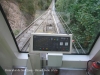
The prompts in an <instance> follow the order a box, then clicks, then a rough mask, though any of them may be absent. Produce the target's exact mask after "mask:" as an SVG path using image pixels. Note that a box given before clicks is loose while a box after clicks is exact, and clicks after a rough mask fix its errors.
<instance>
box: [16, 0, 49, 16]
mask: <svg viewBox="0 0 100 75" xmlns="http://www.w3.org/2000/svg"><path fill="white" fill-rule="evenodd" d="M16 1H17V2H18V3H19V6H20V9H21V10H22V11H23V12H27V13H29V14H31V15H33V14H34V13H35V11H36V10H46V9H47V8H48V7H49V5H50V3H51V0H16Z"/></svg>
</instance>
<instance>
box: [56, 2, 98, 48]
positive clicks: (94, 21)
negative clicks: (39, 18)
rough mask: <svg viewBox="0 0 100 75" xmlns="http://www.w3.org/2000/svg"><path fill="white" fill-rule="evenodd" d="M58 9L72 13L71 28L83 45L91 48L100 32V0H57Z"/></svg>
mask: <svg viewBox="0 0 100 75" xmlns="http://www.w3.org/2000/svg"><path fill="white" fill-rule="evenodd" d="M56 10H57V11H59V12H65V13H66V14H67V13H70V20H71V22H70V24H69V27H70V29H71V30H72V32H73V34H74V35H75V36H77V39H78V41H79V43H80V44H81V45H82V47H83V48H86V49H89V48H90V46H91V44H92V43H93V41H94V40H95V37H96V35H97V34H98V32H100V0H57V2H56ZM66 21H67V20H66Z"/></svg>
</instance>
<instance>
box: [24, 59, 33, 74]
mask: <svg viewBox="0 0 100 75" xmlns="http://www.w3.org/2000/svg"><path fill="white" fill-rule="evenodd" d="M31 65H32V64H31V62H30V59H28V61H27V65H26V66H27V69H26V75H33V69H32V66H31Z"/></svg>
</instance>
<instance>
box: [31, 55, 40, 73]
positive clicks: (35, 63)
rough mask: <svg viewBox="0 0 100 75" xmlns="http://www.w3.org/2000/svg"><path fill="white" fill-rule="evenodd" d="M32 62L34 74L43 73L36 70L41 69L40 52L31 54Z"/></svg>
mask: <svg viewBox="0 0 100 75" xmlns="http://www.w3.org/2000/svg"><path fill="white" fill-rule="evenodd" d="M29 58H30V63H31V65H32V69H33V71H34V72H35V73H34V75H41V72H40V71H36V70H41V58H40V54H36V53H33V54H30V57H29Z"/></svg>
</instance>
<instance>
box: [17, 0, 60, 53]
mask: <svg viewBox="0 0 100 75" xmlns="http://www.w3.org/2000/svg"><path fill="white" fill-rule="evenodd" d="M52 8H53V2H52V3H51V5H50V6H49V8H48V10H47V11H46V12H45V13H43V14H42V15H41V16H40V17H39V18H37V19H36V20H35V21H33V22H32V23H31V24H30V25H29V26H28V27H27V28H26V29H24V30H23V31H22V32H21V33H19V34H18V35H17V36H16V41H17V44H18V47H19V49H20V51H21V52H29V51H28V50H29V49H28V48H29V45H30V43H29V41H30V37H31V33H58V31H57V30H58V28H57V27H56V25H55V21H54V18H53V14H52Z"/></svg>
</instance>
